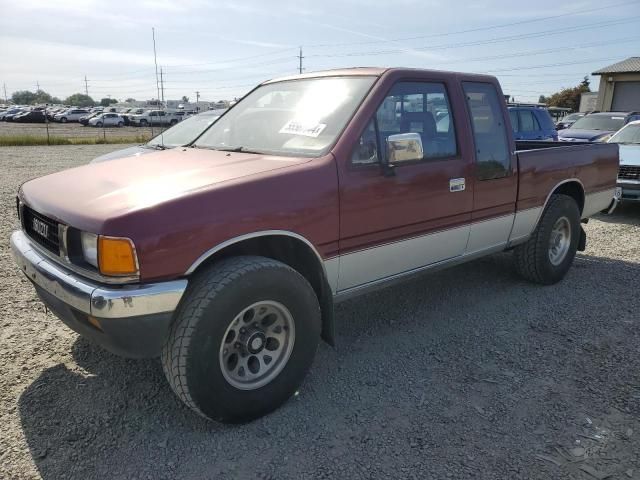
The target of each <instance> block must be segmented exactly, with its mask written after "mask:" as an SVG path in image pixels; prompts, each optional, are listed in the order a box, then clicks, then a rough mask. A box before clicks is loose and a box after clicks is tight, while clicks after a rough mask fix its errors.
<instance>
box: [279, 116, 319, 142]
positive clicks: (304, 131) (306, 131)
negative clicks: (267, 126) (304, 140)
mask: <svg viewBox="0 0 640 480" xmlns="http://www.w3.org/2000/svg"><path fill="white" fill-rule="evenodd" d="M326 126H327V124H326V123H316V124H305V123H303V122H300V121H298V120H289V121H288V122H287V123H286V124H285V125H284V127H282V128H281V129H280V131H279V133H288V134H290V135H302V136H305V137H313V138H317V137H318V135H320V134H321V133H322V131H323V130H324V129H325V128H326Z"/></svg>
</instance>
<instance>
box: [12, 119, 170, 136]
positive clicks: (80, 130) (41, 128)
mask: <svg viewBox="0 0 640 480" xmlns="http://www.w3.org/2000/svg"><path fill="white" fill-rule="evenodd" d="M160 130H161V127H153V128H151V127H144V128H143V127H122V128H118V127H107V128H105V129H104V130H103V129H102V128H96V127H83V126H82V125H80V124H79V123H54V122H51V123H49V135H50V136H51V137H61V138H79V137H83V138H84V137H95V138H103V136H106V137H107V138H114V137H118V138H121V137H124V138H131V139H132V140H133V139H135V138H136V137H138V136H140V135H145V136H147V137H149V138H151V137H152V136H154V135H158V134H159V133H160ZM13 135H33V136H36V137H45V138H46V136H47V127H46V125H45V124H44V123H13V122H0V137H6V136H13Z"/></svg>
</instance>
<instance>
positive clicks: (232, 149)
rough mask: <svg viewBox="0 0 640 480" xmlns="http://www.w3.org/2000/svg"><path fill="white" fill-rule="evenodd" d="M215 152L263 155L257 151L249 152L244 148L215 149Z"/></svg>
mask: <svg viewBox="0 0 640 480" xmlns="http://www.w3.org/2000/svg"><path fill="white" fill-rule="evenodd" d="M216 150H220V151H221V152H235V153H256V154H261V153H263V152H259V151H257V150H249V149H248V148H245V147H234V148H217V149H216Z"/></svg>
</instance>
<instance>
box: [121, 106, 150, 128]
mask: <svg viewBox="0 0 640 480" xmlns="http://www.w3.org/2000/svg"><path fill="white" fill-rule="evenodd" d="M141 113H144V108H128V109H127V110H125V111H124V112H123V113H121V114H120V116H121V117H122V118H123V119H124V124H125V125H130V123H131V122H130V121H129V119H130V118H131V116H132V115H140V114H141Z"/></svg>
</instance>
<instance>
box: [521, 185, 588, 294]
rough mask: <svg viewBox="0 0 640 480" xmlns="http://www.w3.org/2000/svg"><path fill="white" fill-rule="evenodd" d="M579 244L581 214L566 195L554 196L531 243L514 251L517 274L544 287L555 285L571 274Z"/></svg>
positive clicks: (528, 241)
mask: <svg viewBox="0 0 640 480" xmlns="http://www.w3.org/2000/svg"><path fill="white" fill-rule="evenodd" d="M579 240H580V210H579V209H578V205H577V203H576V201H575V200H574V199H573V198H571V197H569V196H567V195H560V194H556V195H552V196H551V198H550V199H549V203H548V204H547V207H546V208H545V210H544V212H543V213H542V217H541V218H540V221H539V222H538V226H537V227H536V229H535V230H534V231H533V233H532V234H531V237H530V238H529V240H527V242H526V243H524V244H522V245H518V246H517V247H516V248H514V250H513V252H514V258H515V264H516V269H517V270H518V273H519V274H520V275H521V276H522V277H524V278H525V279H527V280H529V281H531V282H534V283H539V284H541V285H553V284H554V283H557V282H559V281H560V280H562V279H563V278H564V276H565V275H566V274H567V272H568V271H569V268H570V267H571V264H572V263H573V259H574V257H575V255H576V250H577V249H578V242H579Z"/></svg>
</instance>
